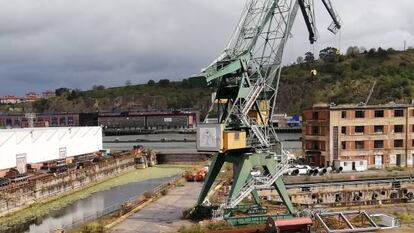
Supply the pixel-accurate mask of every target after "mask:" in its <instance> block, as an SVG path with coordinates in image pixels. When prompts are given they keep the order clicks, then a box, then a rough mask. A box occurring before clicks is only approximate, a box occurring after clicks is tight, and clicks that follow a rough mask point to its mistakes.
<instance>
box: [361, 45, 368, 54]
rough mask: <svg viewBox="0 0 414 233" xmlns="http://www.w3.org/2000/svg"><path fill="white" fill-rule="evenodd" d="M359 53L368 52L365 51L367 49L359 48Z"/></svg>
mask: <svg viewBox="0 0 414 233" xmlns="http://www.w3.org/2000/svg"><path fill="white" fill-rule="evenodd" d="M359 52H360V53H367V52H368V51H367V49H366V48H365V47H364V46H361V47H360V48H359Z"/></svg>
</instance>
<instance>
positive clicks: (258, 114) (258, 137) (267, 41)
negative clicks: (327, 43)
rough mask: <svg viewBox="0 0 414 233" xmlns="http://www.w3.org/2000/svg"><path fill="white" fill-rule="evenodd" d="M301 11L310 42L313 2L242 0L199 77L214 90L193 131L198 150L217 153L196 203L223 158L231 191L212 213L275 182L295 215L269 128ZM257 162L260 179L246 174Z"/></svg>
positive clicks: (335, 26)
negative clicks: (223, 41) (219, 49)
mask: <svg viewBox="0 0 414 233" xmlns="http://www.w3.org/2000/svg"><path fill="white" fill-rule="evenodd" d="M321 1H322V3H323V5H324V6H325V8H326V9H327V10H328V13H329V15H330V16H331V17H332V19H333V23H332V24H331V25H330V26H329V28H328V29H329V30H330V31H331V32H333V33H336V32H337V31H338V30H339V29H340V28H341V23H340V19H339V17H338V16H337V14H336V12H335V11H334V9H333V8H332V4H331V2H330V0H321ZM299 9H300V10H301V12H302V15H303V16H304V19H305V22H306V26H307V29H308V31H309V40H310V43H314V42H315V41H316V40H317V30H316V24H315V14H314V1H313V0H247V3H246V6H245V8H244V11H243V14H242V17H241V19H240V22H239V24H238V26H237V28H236V30H235V32H234V33H233V35H232V37H231V39H230V42H229V43H228V45H227V47H226V49H225V50H224V52H223V54H222V55H220V56H219V58H218V59H217V60H215V61H214V62H213V63H212V64H211V65H209V66H208V67H207V68H205V69H204V70H203V71H202V73H201V74H200V76H201V77H203V78H205V79H206V81H207V83H208V85H209V86H210V87H212V89H213V90H214V95H213V96H214V100H213V101H212V105H211V107H210V109H209V111H208V114H207V116H206V118H205V121H204V123H203V124H199V126H198V128H197V149H198V151H206V152H215V155H214V157H213V160H212V163H211V166H210V169H209V172H208V174H207V176H206V179H205V183H204V186H203V188H202V190H201V193H200V196H199V199H198V205H199V206H202V205H203V204H206V203H209V201H208V199H206V197H207V195H208V193H209V191H210V189H211V187H212V185H213V183H214V181H215V180H216V178H217V176H218V174H219V172H220V171H221V168H222V166H223V164H224V163H225V162H227V163H232V164H233V172H234V173H233V184H232V187H231V191H230V193H229V196H228V197H227V198H226V200H225V201H224V203H222V204H221V205H220V207H219V209H218V210H216V212H215V213H216V217H217V218H223V217H226V216H229V215H230V214H231V212H232V211H233V210H235V209H237V207H238V206H239V203H240V202H241V201H242V200H243V199H244V198H246V197H247V196H249V195H250V194H251V195H252V196H253V199H254V200H255V202H256V205H255V206H260V198H259V196H258V193H257V190H260V189H263V188H269V187H274V188H275V189H276V190H277V192H278V194H279V196H280V198H281V200H282V202H283V203H284V204H285V205H286V207H287V210H288V212H289V214H291V215H294V214H295V213H296V210H295V208H294V207H293V205H292V203H291V201H290V199H289V195H288V192H287V191H286V188H285V185H284V183H283V180H282V176H283V174H284V173H285V172H286V171H287V169H288V167H289V162H288V161H289V158H288V153H287V152H286V151H285V150H283V146H282V144H281V142H280V141H279V139H278V137H277V134H276V132H275V130H274V128H273V126H272V116H273V113H274V111H275V108H276V98H277V94H278V88H279V80H280V74H281V69H282V57H283V51H284V48H285V45H286V42H287V40H288V38H289V37H290V34H291V29H292V26H293V23H294V21H295V18H296V15H297V13H298V11H299ZM257 167H261V168H262V169H263V171H264V173H263V174H262V176H254V177H253V176H252V175H251V171H252V169H253V168H257Z"/></svg>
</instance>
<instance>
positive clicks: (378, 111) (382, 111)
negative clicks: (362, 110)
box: [375, 110, 384, 117]
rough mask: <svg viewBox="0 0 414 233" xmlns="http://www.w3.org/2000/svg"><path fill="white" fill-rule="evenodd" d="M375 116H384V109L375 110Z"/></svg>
mask: <svg viewBox="0 0 414 233" xmlns="http://www.w3.org/2000/svg"><path fill="white" fill-rule="evenodd" d="M375 117H384V110H375Z"/></svg>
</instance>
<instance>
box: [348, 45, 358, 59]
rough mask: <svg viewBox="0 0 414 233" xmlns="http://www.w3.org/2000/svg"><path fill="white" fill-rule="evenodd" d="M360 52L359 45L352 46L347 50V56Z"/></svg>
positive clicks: (356, 54)
mask: <svg viewBox="0 0 414 233" xmlns="http://www.w3.org/2000/svg"><path fill="white" fill-rule="evenodd" d="M359 54H360V50H359V48H358V47H357V46H351V47H349V48H348V49H347V50H346V56H347V57H357V56H358V55H359Z"/></svg>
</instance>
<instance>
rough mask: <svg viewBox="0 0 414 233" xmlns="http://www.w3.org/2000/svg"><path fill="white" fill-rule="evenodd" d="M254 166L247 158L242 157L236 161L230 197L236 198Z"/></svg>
mask: <svg viewBox="0 0 414 233" xmlns="http://www.w3.org/2000/svg"><path fill="white" fill-rule="evenodd" d="M252 168H253V167H252V164H251V163H250V161H249V160H247V159H246V158H243V159H240V160H239V161H238V162H237V163H234V166H233V169H234V170H233V171H234V175H233V185H232V186H231V191H230V195H229V198H230V199H232V198H234V197H235V196H236V195H237V194H238V193H239V192H240V191H241V188H242V187H243V185H244V184H245V183H246V182H247V181H248V180H249V177H250V176H251V175H250V172H251V171H252Z"/></svg>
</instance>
